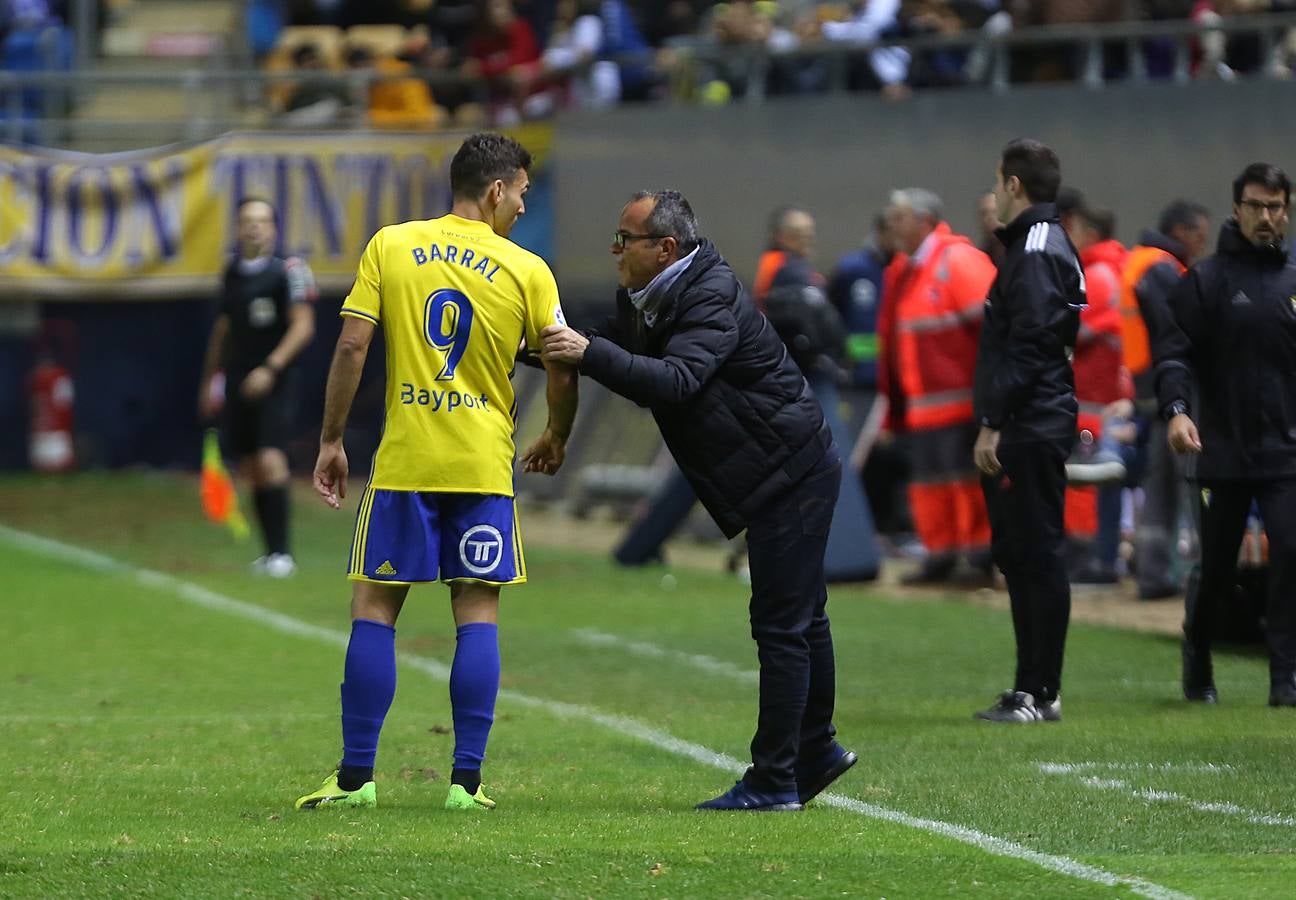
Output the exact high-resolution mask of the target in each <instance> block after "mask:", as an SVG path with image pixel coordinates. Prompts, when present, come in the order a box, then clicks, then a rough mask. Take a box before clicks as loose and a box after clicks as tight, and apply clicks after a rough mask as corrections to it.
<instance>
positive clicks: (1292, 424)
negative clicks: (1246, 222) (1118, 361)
mask: <svg viewBox="0 0 1296 900" xmlns="http://www.w3.org/2000/svg"><path fill="white" fill-rule="evenodd" d="M1170 310H1171V312H1172V313H1173V317H1174V321H1173V327H1169V328H1165V329H1160V330H1159V331H1163V332H1164V334H1157V335H1155V336H1154V337H1155V338H1159V340H1154V344H1153V352H1154V355H1155V357H1156V362H1157V366H1156V384H1157V398H1158V400H1159V401H1160V403H1161V408H1162V411H1163V413H1164V412H1166V411H1167V410H1168V409H1169V407H1170V406H1171V405H1172V404H1174V403H1183V404H1184V405H1185V407H1186V408H1188V411H1189V413H1190V415H1192V417H1193V421H1194V422H1196V423H1197V429H1198V433H1199V434H1200V436H1201V443H1202V454H1201V459H1200V460H1199V461H1198V463H1197V477H1198V478H1200V479H1203V480H1207V481H1209V480H1212V479H1221V480H1235V479H1240V480H1248V479H1268V478H1292V477H1296V259H1293V257H1292V256H1291V253H1290V250H1289V248H1288V247H1287V245H1285V244H1283V245H1277V246H1273V245H1271V246H1265V247H1257V246H1256V245H1254V244H1252V243H1251V242H1250V241H1248V240H1247V239H1246V238H1244V237H1243V236H1242V232H1241V230H1239V228H1238V225H1237V222H1236V221H1235V220H1232V219H1230V220H1229V221H1228V222H1226V223H1224V226H1223V228H1221V229H1220V237H1219V244H1218V245H1217V247H1216V252H1215V255H1214V256H1212V257H1211V258H1209V259H1206V260H1203V261H1202V262H1200V263H1198V264H1197V265H1195V266H1193V267H1192V268H1191V269H1189V270H1188V274H1186V275H1185V276H1184V277H1183V279H1182V280H1181V281H1180V282H1179V284H1178V286H1177V287H1176V288H1175V290H1174V291H1173V292H1172V293H1171V294H1170ZM1194 381H1195V382H1196V386H1197V389H1198V391H1199V392H1200V393H1199V396H1200V401H1199V403H1198V407H1199V408H1198V409H1197V410H1192V409H1191V407H1190V403H1191V400H1190V398H1191V397H1192V396H1193V383H1194Z"/></svg>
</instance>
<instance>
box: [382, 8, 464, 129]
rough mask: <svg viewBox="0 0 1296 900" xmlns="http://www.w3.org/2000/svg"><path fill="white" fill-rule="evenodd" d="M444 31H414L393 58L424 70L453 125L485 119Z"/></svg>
mask: <svg viewBox="0 0 1296 900" xmlns="http://www.w3.org/2000/svg"><path fill="white" fill-rule="evenodd" d="M437 9H440V6H438V7H437ZM433 18H434V20H435V17H433ZM446 35H447V32H444V31H441V30H438V29H437V28H431V29H429V30H428V33H427V34H426V35H423V34H420V33H417V32H416V33H414V34H412V35H411V36H410V38H409V40H407V41H406V42H405V44H404V46H402V47H401V49H400V51H399V52H398V53H397V54H396V58H397V59H399V60H401V61H402V62H406V63H409V65H410V66H411V67H413V68H415V69H418V70H420V71H421V72H425V73H427V74H428V78H429V83H428V86H429V87H430V88H431V90H432V99H433V102H435V103H436V105H437V106H439V107H441V108H442V109H444V110H445V111H446V112H447V113H448V114H449V115H451V116H453V117H454V120H455V123H456V124H457V125H460V126H463V127H469V128H475V127H477V126H479V125H481V124H482V123H483V122H484V121H485V119H486V113H485V110H484V108H483V107H482V105H481V103H479V102H478V100H479V97H478V96H477V90H476V87H475V86H474V85H473V84H471V83H470V82H467V81H465V80H464V79H463V78H462V77H461V75H460V68H461V66H462V65H463V53H462V51H461V49H460V48H459V47H458V46H456V45H455V44H454V43H452V42H451V41H450V40H448V39H447V37H446Z"/></svg>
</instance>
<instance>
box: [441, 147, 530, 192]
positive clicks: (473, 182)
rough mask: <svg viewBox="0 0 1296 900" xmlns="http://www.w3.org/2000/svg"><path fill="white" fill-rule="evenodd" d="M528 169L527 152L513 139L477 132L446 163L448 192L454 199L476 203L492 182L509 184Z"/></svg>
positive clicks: (528, 156) (528, 155)
mask: <svg viewBox="0 0 1296 900" xmlns="http://www.w3.org/2000/svg"><path fill="white" fill-rule="evenodd" d="M529 168H531V154H530V152H529V151H528V150H527V149H526V148H525V147H523V146H522V145H521V144H519V143H518V142H517V141H515V140H513V138H511V137H507V136H506V135H502V134H495V133H493V132H486V131H484V132H480V133H478V134H474V135H472V136H471V137H469V138H468V139H467V140H465V141H464V142H463V144H462V145H461V146H460V147H459V150H458V151H457V152H456V153H455V155H454V159H452V160H450V190H451V192H452V193H453V194H454V196H455V198H456V199H463V200H477V199H478V198H480V197H481V195H482V194H483V193H485V191H486V189H487V188H488V187H490V186H491V184H492V183H494V182H496V181H506V182H512V181H513V179H515V178H517V174H518V172H520V171H522V170H523V169H529Z"/></svg>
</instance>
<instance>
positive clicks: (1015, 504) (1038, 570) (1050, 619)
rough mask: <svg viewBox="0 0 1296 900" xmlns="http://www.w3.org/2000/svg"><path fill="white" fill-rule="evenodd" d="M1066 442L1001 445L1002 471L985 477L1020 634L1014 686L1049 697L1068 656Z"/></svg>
mask: <svg viewBox="0 0 1296 900" xmlns="http://www.w3.org/2000/svg"><path fill="white" fill-rule="evenodd" d="M1066 455H1067V448H1066V447H1065V446H1063V445H1061V444H1059V445H1053V444H1045V443H1031V444H1014V445H1010V446H1007V447H1001V448H1000V450H999V461H1000V462H1001V463H1002V464H1003V472H1001V473H1000V474H999V475H998V476H996V477H995V478H984V479H982V489H983V490H984V492H985V495H986V505H987V507H988V508H989V510H990V523H991V529H992V531H993V552H994V556H995V562H996V563H997V564H998V565H999V568H1000V569H1002V570H1003V572H1004V577H1005V578H1006V580H1007V582H1008V596H1009V599H1010V601H1011V604H1012V615H1013V631H1014V633H1015V635H1016V638H1017V673H1016V683H1015V684H1014V690H1019V691H1026V692H1028V693H1030V694H1033V695H1034V696H1035V697H1036V698H1037V699H1042V700H1051V699H1052V698H1053V697H1055V696H1056V695H1057V692H1058V691H1059V689H1060V688H1061V686H1062V658H1063V654H1064V651H1065V648H1066V633H1067V625H1068V623H1069V621H1070V617H1071V587H1070V585H1069V584H1068V582H1067V572H1066V532H1065V528H1064V525H1063V509H1064V506H1065V495H1066V466H1065V461H1066Z"/></svg>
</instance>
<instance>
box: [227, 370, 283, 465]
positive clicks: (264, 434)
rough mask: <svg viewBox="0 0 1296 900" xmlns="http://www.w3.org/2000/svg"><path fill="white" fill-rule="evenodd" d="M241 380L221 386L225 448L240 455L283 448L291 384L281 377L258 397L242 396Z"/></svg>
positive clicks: (230, 453) (231, 453) (230, 452)
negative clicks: (223, 402)
mask: <svg viewBox="0 0 1296 900" xmlns="http://www.w3.org/2000/svg"><path fill="white" fill-rule="evenodd" d="M241 387H242V382H241V381H239V382H230V383H229V385H228V386H227V387H226V390H225V422H224V425H225V452H226V453H228V454H229V455H231V456H234V457H238V458H242V457H245V456H251V455H253V454H254V453H256V452H257V451H258V450H268V449H275V450H286V449H287V447H288V438H289V435H290V433H291V430H292V389H291V388H292V384H291V381H290V379H289V378H287V377H282V378H280V380H279V382H278V383H276V384H275V386H274V388H273V390H271V391H270V393H269V394H267V395H266V396H265V397H263V398H261V399H260V400H258V401H251V400H248V399H246V398H245V397H244V396H243V393H242V391H241V390H240V388H241Z"/></svg>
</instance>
